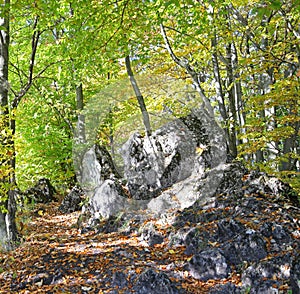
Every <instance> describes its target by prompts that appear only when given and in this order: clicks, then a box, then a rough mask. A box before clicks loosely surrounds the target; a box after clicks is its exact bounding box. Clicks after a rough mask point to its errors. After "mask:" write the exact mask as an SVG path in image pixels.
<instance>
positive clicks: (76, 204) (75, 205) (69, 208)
mask: <svg viewBox="0 0 300 294" xmlns="http://www.w3.org/2000/svg"><path fill="white" fill-rule="evenodd" d="M83 200H84V191H83V189H82V188H81V187H80V186H74V187H73V188H72V190H71V191H70V193H68V195H67V196H66V197H65V198H64V199H63V201H62V203H61V204H60V206H59V208H58V209H59V210H60V211H61V212H62V213H71V212H74V211H79V210H81V207H82V205H81V204H82V202H83Z"/></svg>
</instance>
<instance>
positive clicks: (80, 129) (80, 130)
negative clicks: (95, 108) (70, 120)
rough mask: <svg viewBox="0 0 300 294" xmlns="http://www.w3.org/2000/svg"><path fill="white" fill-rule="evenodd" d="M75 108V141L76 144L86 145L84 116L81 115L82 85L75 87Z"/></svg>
mask: <svg viewBox="0 0 300 294" xmlns="http://www.w3.org/2000/svg"><path fill="white" fill-rule="evenodd" d="M76 108H77V111H78V121H77V134H76V135H75V136H76V140H77V141H78V143H82V144H84V143H86V136H85V116H84V114H82V110H83V91H82V84H80V85H79V86H78V87H76Z"/></svg>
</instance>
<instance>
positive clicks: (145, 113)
mask: <svg viewBox="0 0 300 294" xmlns="http://www.w3.org/2000/svg"><path fill="white" fill-rule="evenodd" d="M125 65H126V70H127V74H128V77H129V79H130V82H131V86H132V88H133V90H134V93H135V96H136V98H137V100H138V103H139V107H140V110H141V112H142V116H143V123H144V126H145V130H146V134H147V135H148V136H150V135H151V125H150V118H149V113H148V111H147V108H146V104H145V100H144V97H143V95H142V93H141V91H140V88H139V86H138V84H137V81H136V79H135V77H134V75H133V71H132V69H131V65H130V57H129V56H126V57H125Z"/></svg>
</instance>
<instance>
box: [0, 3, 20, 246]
mask: <svg viewBox="0 0 300 294" xmlns="http://www.w3.org/2000/svg"><path fill="white" fill-rule="evenodd" d="M0 7H1V10H2V9H3V12H4V13H3V15H2V17H1V18H0V27H2V28H3V29H2V30H0V121H1V124H2V126H3V130H4V132H2V133H1V136H0V144H1V145H2V146H3V147H4V148H3V149H4V150H5V153H6V154H2V156H3V157H2V158H1V165H2V167H3V166H4V168H5V169H8V175H5V176H2V177H1V178H0V183H1V184H3V185H1V187H0V188H1V189H0V194H1V195H0V197H1V198H2V199H3V200H2V202H0V246H1V247H2V248H3V249H5V250H10V249H12V248H13V246H14V244H15V242H16V241H17V228H16V224H15V210H16V205H15V192H14V191H13V188H14V185H15V176H14V172H15V169H14V167H15V159H14V140H13V137H12V135H13V134H14V130H15V127H14V120H12V121H10V117H9V115H10V113H9V103H8V89H9V83H8V61H9V7H10V0H5V1H4V4H2V5H1V6H0ZM11 123H12V125H11ZM10 129H11V130H12V134H10V132H11V131H10Z"/></svg>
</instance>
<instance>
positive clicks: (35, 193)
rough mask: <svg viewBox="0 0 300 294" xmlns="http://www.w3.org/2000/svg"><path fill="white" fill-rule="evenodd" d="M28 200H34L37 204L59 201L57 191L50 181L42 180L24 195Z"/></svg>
mask: <svg viewBox="0 0 300 294" xmlns="http://www.w3.org/2000/svg"><path fill="white" fill-rule="evenodd" d="M22 194H23V195H25V196H26V197H28V198H31V199H34V201H35V202H36V203H48V202H51V201H57V199H56V198H55V196H54V195H55V194H56V190H55V188H54V187H53V186H52V184H51V182H50V180H49V179H45V178H43V179H40V180H38V182H37V183H36V184H35V185H34V186H33V187H32V188H29V189H28V190H26V191H25V192H24V193H22Z"/></svg>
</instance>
